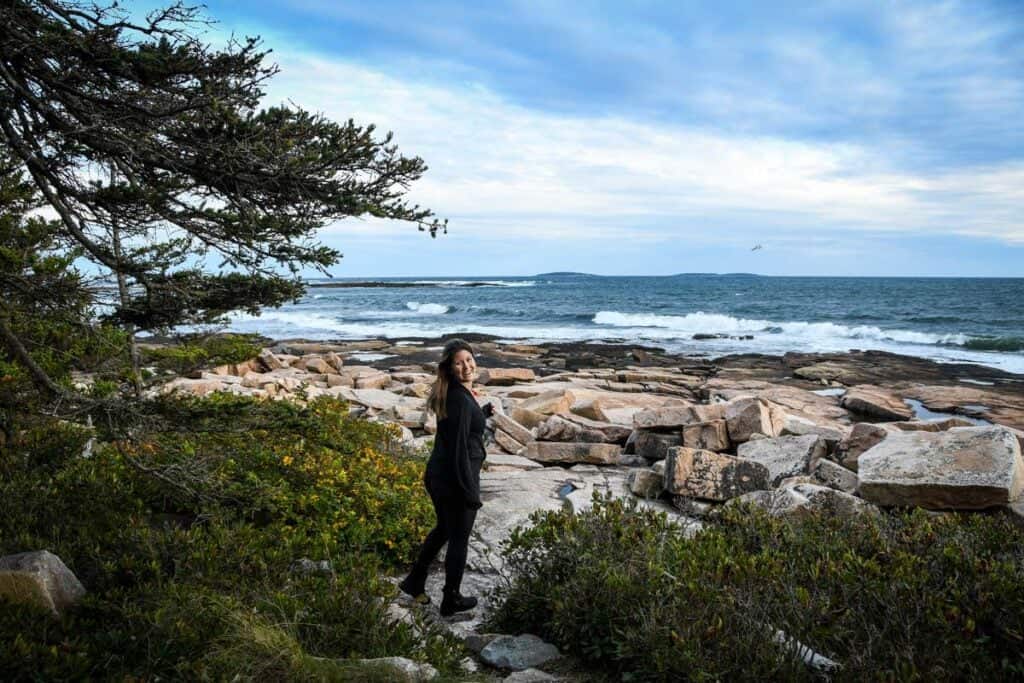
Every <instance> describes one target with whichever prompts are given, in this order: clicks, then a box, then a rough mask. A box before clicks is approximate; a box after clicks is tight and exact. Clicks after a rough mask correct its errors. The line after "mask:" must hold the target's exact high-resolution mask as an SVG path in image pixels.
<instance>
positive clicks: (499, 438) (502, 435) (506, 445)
mask: <svg viewBox="0 0 1024 683" xmlns="http://www.w3.org/2000/svg"><path fill="white" fill-rule="evenodd" d="M494 442H495V443H496V444H498V445H499V446H501V448H502V450H504V451H505V452H506V453H512V454H515V453H518V452H519V451H520V450H522V448H523V445H524V444H523V443H522V442H521V441H517V440H516V439H515V438H514V437H513V436H511V435H510V434H509V433H508V432H506V431H505V430H504V429H495V430H494Z"/></svg>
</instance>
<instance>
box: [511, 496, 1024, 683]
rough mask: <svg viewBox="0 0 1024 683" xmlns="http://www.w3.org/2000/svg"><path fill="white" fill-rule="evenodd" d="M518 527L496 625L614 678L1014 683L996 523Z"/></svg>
mask: <svg viewBox="0 0 1024 683" xmlns="http://www.w3.org/2000/svg"><path fill="white" fill-rule="evenodd" d="M531 522H532V525H531V526H529V527H525V528H521V529H518V530H517V531H516V532H514V533H513V535H512V537H511V538H510V539H509V543H508V546H507V561H508V573H509V575H510V576H511V577H514V578H513V580H512V581H511V582H509V583H507V584H504V585H500V586H499V588H500V591H499V592H500V600H499V607H498V608H497V609H496V611H495V613H494V614H493V616H492V620H491V621H492V623H491V626H492V627H493V628H494V629H497V630H500V631H502V632H523V631H525V632H530V633H536V634H538V635H540V636H542V637H543V638H545V639H547V640H549V641H551V642H553V643H555V644H557V645H558V646H559V647H560V648H562V649H563V650H565V651H568V652H571V653H573V654H574V655H576V656H577V657H579V658H580V660H581V661H584V662H586V663H587V664H588V665H589V666H590V667H592V668H593V669H595V670H599V671H603V672H606V673H607V672H609V671H611V672H615V674H616V675H617V676H621V678H622V680H631V681H638V680H652V681H654V680H727V679H731V680H805V679H807V680H812V679H815V678H818V677H821V676H830V675H834V676H835V677H837V678H838V679H842V680H1009V679H1016V678H1020V677H1021V676H1024V544H1022V543H1021V540H1022V534H1021V531H1020V529H1019V528H1017V527H1014V526H1013V524H1012V523H1011V522H1010V521H1009V519H1008V518H1007V517H1004V516H998V515H996V516H982V515H953V514H950V515H944V516H938V517H936V516H934V515H932V514H929V513H926V512H924V511H921V510H917V511H914V512H904V513H897V514H893V515H886V516H876V515H853V516H846V515H842V514H812V515H800V516H785V517H772V516H770V515H768V514H766V513H765V512H764V511H763V510H758V509H756V508H753V507H746V506H740V505H737V506H735V507H729V506H727V507H726V508H725V509H724V510H723V512H722V514H721V515H720V516H718V517H717V519H716V520H715V524H714V525H713V526H709V527H707V528H705V529H704V530H703V531H702V532H701V533H699V534H697V535H695V536H693V537H689V536H688V535H687V534H683V533H681V532H680V529H678V528H677V527H676V526H675V525H674V524H673V523H672V522H671V521H670V520H669V519H668V518H667V517H666V516H665V515H664V514H663V513H661V512H655V511H651V510H642V509H637V508H636V506H635V504H630V503H629V502H627V501H624V500H622V499H618V500H609V499H604V500H599V501H597V503H596V504H595V505H594V507H592V508H591V509H590V510H587V511H585V512H582V513H580V514H573V512H572V511H558V512H547V513H543V514H536V515H534V516H533V518H532V519H531ZM812 656H814V657H821V656H825V657H827V658H828V659H829V660H831V661H832V662H839V663H841V669H838V668H837V669H836V670H834V671H833V670H831V665H829V664H827V663H824V660H818V661H819V662H821V663H817V664H815V663H813V662H810V661H809V660H811V658H812Z"/></svg>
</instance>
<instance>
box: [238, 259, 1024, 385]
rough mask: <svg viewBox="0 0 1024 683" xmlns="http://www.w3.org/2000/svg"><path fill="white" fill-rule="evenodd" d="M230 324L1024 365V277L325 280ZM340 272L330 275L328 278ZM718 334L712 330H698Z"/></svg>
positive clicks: (334, 335)
mask: <svg viewBox="0 0 1024 683" xmlns="http://www.w3.org/2000/svg"><path fill="white" fill-rule="evenodd" d="M310 282H311V285H314V286H312V287H311V288H310V289H309V290H308V292H307V294H306V296H305V297H304V298H303V299H302V300H300V301H298V302H296V303H293V304H289V305H286V306H283V307H281V308H279V309H272V310H268V311H264V313H263V314H262V315H260V316H258V317H253V316H248V315H236V316H235V317H234V318H233V319H232V321H231V325H230V328H231V329H234V330H237V331H245V332H260V333H262V334H265V335H267V336H269V337H273V338H279V339H280V338H289V337H306V338H311V339H353V338H366V337H377V336H386V337H391V338H394V337H436V336H438V335H441V334H449V333H464V332H482V333H488V334H493V335H497V336H498V337H500V338H502V339H509V340H512V339H515V340H525V341H553V340H567V341H569V340H571V341H581V340H609V341H620V342H623V343H646V344H652V345H657V346H662V347H664V348H666V349H668V350H670V351H674V352H685V353H689V354H694V355H700V356H719V355H723V354H727V353H749V352H755V353H771V354H781V353H785V352H787V351H845V350H849V349H883V350H888V351H893V352H896V353H904V354H908V355H914V356H921V357H926V358H932V359H935V360H940V361H966V362H975V363H981V364H984V365H989V366H992V367H998V368H1002V369H1004V370H1008V371H1011V372H1019V373H1024V279H1021V278H1014V279H1010V278H1004V279H998V278H838V277H837V278H826V277H763V276H754V275H742V274H737V275H705V274H687V275H675V276H662V277H604V276H595V275H583V274H571V273H557V274H545V275H537V276H533V277H500V278H499V277H494V278H458V279H457V278H385V279H381V280H377V281H375V282H378V283H385V284H389V285H399V286H388V287H380V286H377V287H351V286H346V287H337V286H330V285H332V284H334V285H337V284H339V283H340V284H349V285H351V284H352V281H346V280H344V279H334V280H312V281H310ZM322 285H327V286H322ZM695 335H697V336H698V337H707V336H711V337H712V338H698V339H695V338H694V336H695Z"/></svg>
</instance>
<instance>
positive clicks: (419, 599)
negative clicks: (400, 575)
mask: <svg viewBox="0 0 1024 683" xmlns="http://www.w3.org/2000/svg"><path fill="white" fill-rule="evenodd" d="M398 587H399V588H400V589H401V590H402V592H403V593H405V594H406V595H408V596H409V597H411V598H412V601H413V602H415V603H416V604H418V605H429V604H430V596H429V595H427V594H426V593H424V592H423V586H414V585H412V582H411V581H409V577H406V578H404V579H402V582H401V583H400V584H398Z"/></svg>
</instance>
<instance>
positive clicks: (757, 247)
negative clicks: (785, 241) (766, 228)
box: [750, 244, 764, 251]
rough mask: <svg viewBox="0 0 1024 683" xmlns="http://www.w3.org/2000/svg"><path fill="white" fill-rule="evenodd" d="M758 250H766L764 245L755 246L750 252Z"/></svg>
mask: <svg viewBox="0 0 1024 683" xmlns="http://www.w3.org/2000/svg"><path fill="white" fill-rule="evenodd" d="M758 249H764V245H762V244H755V245H754V248H753V249H751V250H750V251H757V250H758Z"/></svg>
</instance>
